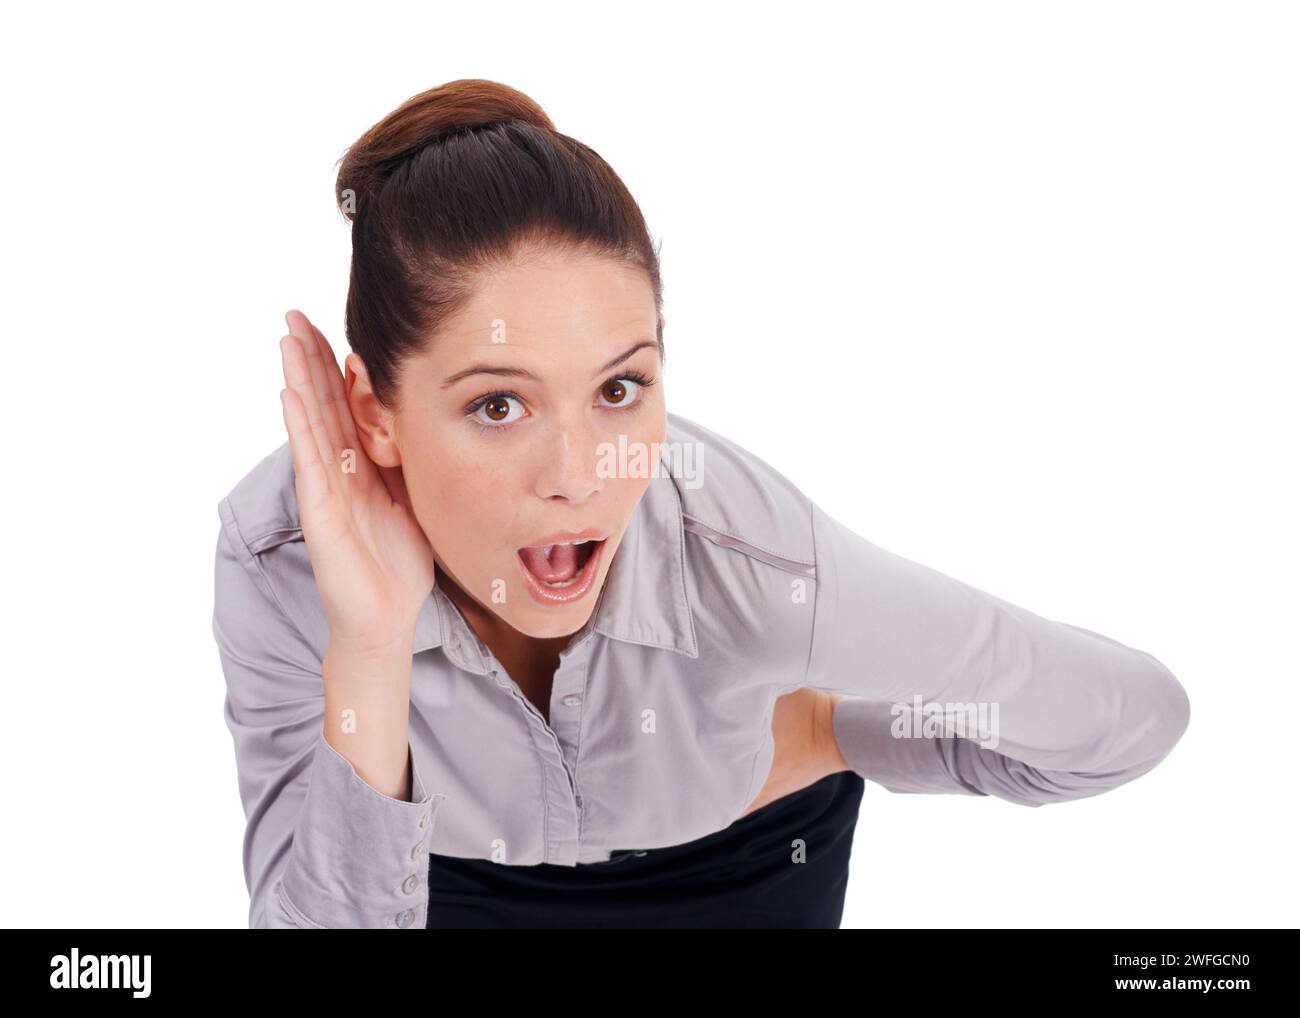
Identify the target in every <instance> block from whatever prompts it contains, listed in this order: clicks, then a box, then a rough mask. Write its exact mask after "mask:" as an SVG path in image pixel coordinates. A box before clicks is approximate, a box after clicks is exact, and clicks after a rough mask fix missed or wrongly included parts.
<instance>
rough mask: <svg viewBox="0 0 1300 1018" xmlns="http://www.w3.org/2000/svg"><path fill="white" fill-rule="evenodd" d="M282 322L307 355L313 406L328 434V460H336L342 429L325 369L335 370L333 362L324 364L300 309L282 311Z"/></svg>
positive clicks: (341, 444)
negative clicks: (314, 394) (329, 449)
mask: <svg viewBox="0 0 1300 1018" xmlns="http://www.w3.org/2000/svg"><path fill="white" fill-rule="evenodd" d="M284 321H285V324H286V325H288V326H289V332H290V333H291V334H292V335H294V336H297V337H298V342H299V343H301V344H302V352H303V353H304V354H306V355H307V370H308V372H309V373H310V374H311V384H312V388H314V389H315V390H316V406H317V407H318V408H319V410H320V416H321V421H322V422H323V423H324V425H325V434H326V435H328V436H329V440H330V446H331V447H332V448H333V450H334V454H333V455H331V456H330V459H336V458H337V454H338V452H339V451H340V450H341V449H342V448H343V445H344V442H343V429H342V427H341V426H340V425H339V411H338V406H337V405H336V404H335V402H334V390H333V389H332V388H331V387H330V383H329V375H328V373H327V372H328V370H329V369H330V368H334V369H335V370H337V369H338V368H337V365H333V364H326V363H325V358H324V357H322V356H321V349H320V343H318V342H317V340H316V335H315V333H314V331H313V330H312V327H311V323H310V322H308V321H307V318H306V316H305V315H303V313H302V312H301V311H296V310H295V311H289V312H288V313H286V314H285V316H284Z"/></svg>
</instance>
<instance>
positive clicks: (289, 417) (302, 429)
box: [280, 389, 329, 524]
mask: <svg viewBox="0 0 1300 1018" xmlns="http://www.w3.org/2000/svg"><path fill="white" fill-rule="evenodd" d="M280 407H281V409H282V411H283V413H284V428H285V431H287V432H288V433H289V450H290V452H291V453H292V455H293V474H294V480H295V483H296V485H297V489H298V501H299V505H300V508H301V509H302V510H303V520H304V524H305V521H306V520H307V519H308V518H309V517H314V514H313V513H312V511H311V510H312V509H314V508H315V507H318V506H320V505H322V504H324V502H325V500H326V498H327V497H328V494H329V479H328V477H327V476H326V474H325V465H324V464H323V463H322V462H321V458H320V450H319V449H318V448H317V446H316V439H315V437H314V436H313V435H312V430H311V422H310V421H308V419H307V412H306V410H305V408H304V407H303V405H302V400H301V399H300V398H299V396H298V393H297V392H295V391H294V390H293V389H281V390H280Z"/></svg>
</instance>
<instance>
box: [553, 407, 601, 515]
mask: <svg viewBox="0 0 1300 1018" xmlns="http://www.w3.org/2000/svg"><path fill="white" fill-rule="evenodd" d="M596 444H597V437H596V436H595V435H594V434H591V433H590V430H589V429H588V428H586V427H584V426H582V425H581V424H568V423H566V424H563V425H557V427H556V429H555V434H554V436H553V437H552V439H551V441H550V442H548V443H547V446H546V449H545V452H544V453H543V455H544V456H545V457H546V460H545V462H544V463H543V464H542V466H541V469H540V470H539V471H538V473H537V489H536V490H537V494H538V496H540V497H541V498H544V499H549V500H553V501H562V502H571V503H573V504H574V505H580V504H582V503H583V502H585V501H587V499H589V498H591V497H592V496H593V495H595V494H597V493H598V492H600V491H601V490H602V489H603V488H604V487H605V482H604V480H603V478H601V476H600V474H599V473H598V471H597V469H596V460H597V456H596Z"/></svg>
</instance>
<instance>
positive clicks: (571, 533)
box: [522, 527, 609, 548]
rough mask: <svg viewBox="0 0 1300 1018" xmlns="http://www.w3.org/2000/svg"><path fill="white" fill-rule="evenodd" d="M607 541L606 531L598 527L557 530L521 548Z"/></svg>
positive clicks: (607, 534)
mask: <svg viewBox="0 0 1300 1018" xmlns="http://www.w3.org/2000/svg"><path fill="white" fill-rule="evenodd" d="M608 539H609V531H608V530H601V529H600V528H599V527H588V528H587V529H586V530H557V531H555V533H553V534H547V535H546V536H545V537H543V538H541V539H540V540H538V541H535V542H533V543H532V544H525V545H523V546H522V547H524V548H545V547H546V546H547V545H548V544H563V543H564V542H565V541H605V540H608Z"/></svg>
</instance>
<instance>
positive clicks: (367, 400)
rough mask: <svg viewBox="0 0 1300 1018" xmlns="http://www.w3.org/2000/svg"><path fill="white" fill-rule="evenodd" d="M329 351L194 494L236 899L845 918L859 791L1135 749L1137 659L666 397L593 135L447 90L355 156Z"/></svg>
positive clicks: (653, 267) (641, 234)
mask: <svg viewBox="0 0 1300 1018" xmlns="http://www.w3.org/2000/svg"><path fill="white" fill-rule="evenodd" d="M337 197H338V200H339V205H340V208H341V209H342V210H343V212H344V214H345V216H347V217H348V218H350V219H351V221H352V246H353V251H352V274H351V281H350V286H349V292H348V301H347V312H346V319H347V321H346V324H347V337H348V341H349V343H350V345H351V348H352V352H350V353H349V354H348V355H347V357H346V359H345V361H344V365H343V368H344V370H343V371H340V369H339V367H338V365H337V362H336V360H335V358H334V355H333V353H332V351H331V349H330V347H329V345H328V343H327V342H326V340H325V338H324V336H322V335H321V333H320V332H319V331H318V330H317V329H315V328H314V327H313V326H312V325H311V323H310V322H309V321H308V320H307V319H306V318H305V317H304V316H303V315H301V314H300V313H298V312H290V313H289V315H287V316H286V318H287V322H288V326H289V334H288V335H287V336H285V337H284V338H283V339H282V340H281V349H282V354H283V364H284V377H285V388H284V389H283V390H282V392H281V399H282V403H283V412H284V420H285V426H286V430H287V432H288V436H289V441H288V443H287V444H286V445H284V446H281V447H280V448H279V449H278V450H277V451H275V452H273V453H271V454H270V455H269V456H267V457H266V459H264V460H263V461H262V462H261V463H260V464H259V465H258V466H257V467H255V468H254V469H253V470H252V471H251V472H250V473H249V474H248V475H247V476H246V477H245V478H244V479H243V480H242V481H240V483H239V484H238V485H237V486H236V487H235V488H234V490H233V491H232V492H231V493H230V494H229V496H228V497H227V498H225V499H223V500H222V502H221V504H220V516H221V522H222V527H221V532H220V539H219V544H218V550H217V573H216V606H215V613H214V623H213V628H214V633H215V635H216V638H217V641H218V644H219V647H220V650H221V655H222V661H223V666H224V669H225V674H226V681H227V698H226V721H227V723H228V725H229V727H230V730H231V732H232V734H233V737H234V742H235V751H236V760H237V763H238V767H239V784H240V792H241V797H242V799H243V803H244V807H245V812H246V816H247V818H248V825H247V832H246V839H245V846H244V866H245V873H246V876H247V880H248V886H249V891H250V895H251V907H250V914H249V918H250V924H251V925H253V926H256V927H295V926H296V927H336V926H364V927H392V928H408V929H409V928H421V927H433V926H441V925H447V926H456V925H460V926H474V925H483V926H493V925H496V926H528V925H542V926H545V925H551V926H567V925H573V926H579V925H582V926H837V925H838V924H839V920H840V912H841V908H842V905H843V895H844V886H845V883H846V879H847V867H848V859H849V848H850V846H851V842H852V833H853V825H854V822H855V820H856V816H857V807H858V803H859V800H860V797H861V794H862V788H863V785H862V782H863V779H870V780H872V781H875V782H877V783H879V784H881V785H883V786H884V787H886V788H888V789H890V790H892V791H897V792H949V793H964V794H972V795H988V796H995V797H998V798H1002V799H1006V800H1008V801H1010V802H1015V803H1020V804H1024V805H1031V806H1037V805H1041V804H1043V803H1048V802H1060V801H1064V800H1069V799H1076V798H1081V797H1084V796H1091V795H1096V794H1098V793H1100V792H1104V791H1106V790H1108V789H1112V788H1115V787H1117V786H1118V785H1120V784H1123V783H1125V782H1127V781H1130V780H1132V779H1133V778H1135V777H1138V776H1139V775H1141V774H1143V773H1145V772H1147V771H1149V770H1150V769H1151V768H1152V767H1154V766H1155V765H1156V764H1157V763H1158V762H1159V761H1160V760H1161V759H1163V758H1164V757H1165V756H1166V755H1167V754H1168V753H1169V751H1170V750H1171V749H1172V747H1173V746H1174V744H1175V743H1176V742H1177V741H1178V739H1179V738H1180V737H1181V735H1182V733H1183V731H1184V729H1185V728H1186V726H1187V723H1188V718H1189V705H1188V700H1187V697H1186V694H1185V693H1184V691H1183V689H1182V687H1181V686H1180V684H1179V683H1178V681H1177V680H1176V679H1175V678H1174V677H1173V675H1171V674H1170V672H1169V671H1168V670H1167V669H1166V668H1165V667H1164V666H1163V665H1162V664H1161V663H1160V662H1159V661H1158V660H1156V659H1155V658H1154V657H1152V656H1151V655H1149V654H1147V653H1146V652H1144V651H1140V650H1135V649H1133V648H1130V647H1127V646H1125V645H1123V644H1120V643H1118V642H1116V641H1114V640H1111V639H1109V638H1107V637H1104V636H1101V635H1099V634H1097V633H1093V632H1091V631H1089V630H1085V629H1082V628H1079V627H1077V626H1072V625H1069V624H1067V623H1062V622H1055V621H1051V620H1048V619H1045V618H1042V617H1040V616H1037V615H1034V614H1033V613H1031V612H1028V611H1026V610H1024V609H1022V608H1019V607H1016V606H1015V605H1012V604H1009V603H1007V602H1006V601H1003V600H1001V599H999V598H997V597H994V596H993V595H991V594H988V593H985V592H983V591H980V590H977V589H975V588H973V587H971V586H969V585H966V584H964V583H961V582H960V581H958V580H955V579H952V578H949V577H947V576H944V575H942V574H940V573H938V572H935V571H934V570H931V569H928V568H926V567H924V566H921V565H919V564H917V563H914V562H911V561H909V560H906V559H904V558H901V557H899V556H896V555H893V554H891V553H889V552H887V551H885V550H884V549H882V548H879V547H877V546H875V545H873V544H871V543H869V542H867V541H865V540H863V539H862V538H861V537H859V536H857V535H855V534H854V533H852V532H851V531H849V530H847V529H846V528H845V527H843V526H842V525H840V524H839V523H837V522H836V521H835V520H833V519H832V518H831V517H829V516H827V515H826V514H825V513H824V512H822V511H821V509H820V508H819V507H817V506H816V505H815V504H814V503H813V502H811V501H810V500H809V499H808V498H807V497H806V496H805V495H804V494H803V493H802V492H801V491H799V490H798V489H797V488H796V487H794V486H793V485H792V484H791V483H790V482H789V481H787V480H786V479H785V478H783V477H782V476H781V475H779V474H778V473H777V472H776V471H774V470H773V469H772V468H770V467H768V466H767V465H766V464H764V463H763V462H762V461H761V460H760V459H758V458H757V457H755V456H754V455H753V454H751V453H749V452H748V451H746V450H744V449H742V448H740V447H738V446H736V445H735V444H733V443H731V442H729V441H727V440H726V439H725V438H723V437H721V436H719V435H717V434H716V433H714V432H712V431H710V430H708V429H706V428H704V427H701V426H700V425H698V424H695V423H693V422H691V421H688V420H686V419H684V418H681V417H679V416H677V415H674V414H670V413H668V412H667V410H666V407H665V402H664V386H663V382H662V378H661V375H662V367H663V355H664V318H663V315H662V293H661V284H660V275H659V265H658V256H657V251H656V249H655V248H654V246H653V245H652V244H651V242H650V239H649V235H648V232H647V230H646V226H645V223H644V220H643V218H642V216H641V213H640V211H639V210H638V208H637V205H636V203H635V201H634V200H633V199H632V197H631V196H630V194H629V193H628V192H627V190H626V188H625V187H624V185H623V183H622V182H621V181H620V180H619V178H618V177H617V176H616V175H615V173H614V172H613V170H611V169H610V168H609V166H608V165H607V164H606V163H605V162H604V160H602V159H601V158H600V156H599V155H597V154H596V153H595V152H594V151H592V150H591V149H590V148H588V147H586V146H584V145H582V144H580V143H579V142H577V141H574V140H573V139H571V138H569V137H567V136H565V135H562V134H559V133H557V132H556V131H555V129H554V126H553V125H552V123H551V122H550V120H549V119H548V118H547V116H546V114H545V113H544V112H543V111H542V110H541V108H540V107H538V106H537V105H536V104H535V103H534V102H533V101H532V100H531V99H529V98H528V97H527V96H524V95H522V94H521V93H519V92H517V91H515V90H513V89H510V88H507V87H505V86H504V85H500V84H496V83H493V82H489V81H482V80H462V81H454V82H451V83H448V84H446V85H443V86H441V87H439V88H436V89H433V90H431V91H429V92H426V93H424V94H422V95H419V96H416V97H415V98H413V99H411V100H410V101H408V102H407V103H405V104H404V105H403V106H401V107H400V108H399V109H397V110H396V111H394V112H393V113H392V114H390V115H389V116H388V117H386V118H385V119H384V120H382V121H381V122H379V123H378V124H377V125H375V126H374V127H373V128H372V129H371V130H370V131H368V132H367V133H366V134H365V135H364V136H363V137H362V138H361V139H360V140H359V141H357V142H356V144H355V145H353V146H352V147H351V149H350V150H349V151H348V153H347V154H346V156H345V157H344V159H343V160H342V165H341V167H340V169H339V174H338V182H337Z"/></svg>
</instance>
